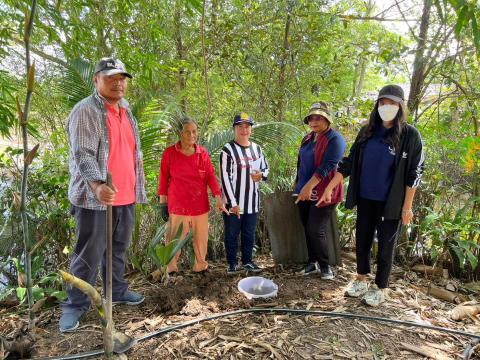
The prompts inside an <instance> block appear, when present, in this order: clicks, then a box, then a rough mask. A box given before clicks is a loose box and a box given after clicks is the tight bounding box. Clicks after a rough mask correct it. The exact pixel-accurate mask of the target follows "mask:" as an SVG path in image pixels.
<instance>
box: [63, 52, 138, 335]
mask: <svg viewBox="0 0 480 360" xmlns="http://www.w3.org/2000/svg"><path fill="white" fill-rule="evenodd" d="M131 77H132V76H131V75H130V74H129V73H128V72H126V70H125V67H124V65H123V63H122V62H121V61H119V60H116V59H112V58H104V59H101V60H100V61H99V62H98V64H97V66H96V68H95V76H94V83H95V91H94V93H93V94H92V95H91V96H89V97H87V98H85V99H83V100H82V101H80V102H79V103H78V104H76V105H75V107H74V108H73V110H72V112H71V113H70V116H69V118H68V121H67V132H68V140H69V145H70V159H69V169H70V184H69V188H68V198H69V200H70V202H71V203H72V214H73V215H74V217H75V222H76V225H75V236H76V238H77V243H76V245H75V249H74V251H73V254H72V258H71V264H70V272H71V273H72V274H73V275H75V276H76V277H79V278H80V279H83V280H85V281H87V282H89V283H90V284H92V285H95V281H96V278H97V272H98V267H99V265H100V263H101V264H102V277H103V279H105V272H106V269H105V247H106V207H107V205H112V210H113V211H112V215H113V239H112V242H113V244H112V245H113V249H112V265H113V269H112V270H113V273H112V298H113V302H114V303H117V304H118V303H120V304H127V305H137V304H140V303H141V302H143V300H144V297H143V295H141V294H138V293H135V292H133V291H129V290H128V284H127V282H126V281H125V280H124V271H125V252H126V250H127V248H128V245H129V244H130V240H131V237H132V230H133V227H134V224H135V204H136V203H145V202H146V194H145V176H144V172H143V165H142V152H141V150H140V138H139V134H138V129H137V124H136V121H135V118H134V117H133V115H132V113H131V111H130V109H129V108H128V103H127V101H126V100H124V98H123V96H124V94H125V91H126V89H127V78H131ZM107 172H110V173H111V174H112V183H113V189H111V188H110V187H108V186H107V185H106V184H105V181H106V177H107ZM104 285H105V281H104ZM67 293H68V300H67V301H66V302H65V303H63V304H62V317H61V318H60V322H59V327H60V331H61V332H67V331H73V330H75V329H76V328H77V327H78V325H79V318H80V316H81V315H82V314H83V313H84V312H85V311H86V310H88V308H89V306H90V300H89V298H88V297H87V296H86V295H85V294H83V293H82V292H81V291H80V290H78V289H76V288H72V289H69V290H68V291H67Z"/></svg>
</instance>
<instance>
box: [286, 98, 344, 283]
mask: <svg viewBox="0 0 480 360" xmlns="http://www.w3.org/2000/svg"><path fill="white" fill-rule="evenodd" d="M303 121H304V123H305V124H308V126H309V127H310V129H311V130H312V131H311V132H310V133H309V134H307V135H306V136H305V137H304V138H303V140H302V144H301V146H300V150H299V153H298V162H297V179H296V182H295V193H297V194H298V197H297V201H296V204H298V210H299V212H300V219H301V221H302V224H303V227H304V230H305V238H306V241H307V252H308V263H307V265H306V266H305V268H304V269H303V270H302V271H301V272H300V273H301V274H302V275H310V274H315V273H321V277H322V279H325V280H327V279H333V272H332V270H331V269H330V265H329V259H328V239H327V237H326V227H327V223H328V221H329V220H330V216H331V215H332V212H333V211H334V210H335V206H336V204H337V203H339V202H340V201H342V200H343V184H342V183H339V184H338V185H337V186H336V187H335V188H334V189H333V191H332V193H333V196H331V199H330V201H328V202H324V203H322V204H319V205H318V206H317V205H316V202H317V200H318V195H317V194H322V193H323V191H324V189H325V187H326V186H327V184H328V183H329V182H330V180H331V179H332V178H333V176H334V175H335V173H336V171H337V164H338V162H339V161H340V160H341V158H342V156H343V152H344V151H345V140H344V139H343V137H342V135H341V134H340V133H338V132H337V131H335V130H333V129H332V128H330V123H331V121H332V117H331V115H330V110H329V108H328V106H327V104H326V103H324V102H319V103H316V104H313V105H312V107H311V109H310V111H309V113H308V115H307V116H306V117H305V119H304V120H303Z"/></svg>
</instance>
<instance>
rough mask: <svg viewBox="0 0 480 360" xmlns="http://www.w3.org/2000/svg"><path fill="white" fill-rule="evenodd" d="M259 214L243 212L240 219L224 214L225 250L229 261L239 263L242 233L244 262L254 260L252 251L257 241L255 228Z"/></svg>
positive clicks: (234, 263)
mask: <svg viewBox="0 0 480 360" xmlns="http://www.w3.org/2000/svg"><path fill="white" fill-rule="evenodd" d="M257 216H258V214H242V215H240V219H239V218H238V217H237V216H236V215H234V214H231V215H227V214H223V222H224V225H225V252H226V253H227V262H228V263H229V264H233V265H236V264H237V250H238V235H240V233H241V243H242V264H244V265H245V264H248V263H250V262H252V251H253V245H254V243H255V229H256V227H257Z"/></svg>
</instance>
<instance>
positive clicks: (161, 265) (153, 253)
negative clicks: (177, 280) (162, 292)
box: [148, 223, 192, 284]
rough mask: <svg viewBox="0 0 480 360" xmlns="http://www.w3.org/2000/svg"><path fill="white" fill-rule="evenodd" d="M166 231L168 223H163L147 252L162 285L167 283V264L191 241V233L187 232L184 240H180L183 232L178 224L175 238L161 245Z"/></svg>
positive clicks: (181, 226) (181, 225)
mask: <svg viewBox="0 0 480 360" xmlns="http://www.w3.org/2000/svg"><path fill="white" fill-rule="evenodd" d="M167 230H168V223H164V224H162V225H161V226H160V227H159V228H158V230H157V232H156V234H155V236H154V237H153V239H152V242H151V244H150V248H149V252H148V253H149V255H150V257H151V258H152V260H153V262H154V263H155V265H156V266H157V267H158V270H159V272H160V277H161V280H162V282H163V283H164V284H166V283H167V282H168V271H167V267H168V264H169V263H170V261H172V259H173V258H174V257H175V255H176V254H177V252H179V251H180V250H181V249H182V248H183V247H184V246H185V245H186V244H187V243H188V242H189V241H190V240H191V239H192V232H191V231H189V232H188V234H187V236H185V238H184V239H180V238H181V236H182V231H183V224H180V226H179V228H178V231H177V234H176V235H175V237H174V238H173V239H172V240H171V241H170V242H169V243H168V244H163V243H162V239H163V238H164V236H165V233H166V232H167Z"/></svg>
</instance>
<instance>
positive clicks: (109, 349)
mask: <svg viewBox="0 0 480 360" xmlns="http://www.w3.org/2000/svg"><path fill="white" fill-rule="evenodd" d="M107 186H108V187H109V188H111V189H112V188H113V186H112V175H111V174H110V173H107ZM106 261H107V264H106V265H107V266H106V267H107V269H106V270H107V271H106V279H105V282H106V284H105V289H106V294H105V298H106V302H107V303H106V306H105V307H106V314H105V319H106V320H107V327H106V331H105V333H104V340H103V341H104V347H105V355H106V356H107V357H111V356H112V354H113V336H112V335H113V316H112V205H107V253H106Z"/></svg>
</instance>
